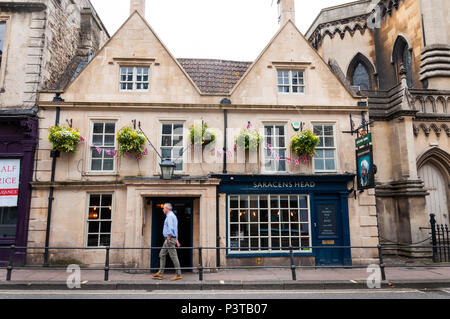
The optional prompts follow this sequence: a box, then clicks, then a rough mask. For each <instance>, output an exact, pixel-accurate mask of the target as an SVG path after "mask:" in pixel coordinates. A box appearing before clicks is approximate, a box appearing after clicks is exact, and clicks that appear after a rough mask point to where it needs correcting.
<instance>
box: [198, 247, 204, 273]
mask: <svg viewBox="0 0 450 319" xmlns="http://www.w3.org/2000/svg"><path fill="white" fill-rule="evenodd" d="M198 279H199V280H200V281H203V255H202V247H199V248H198Z"/></svg>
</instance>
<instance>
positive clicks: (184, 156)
mask: <svg viewBox="0 0 450 319" xmlns="http://www.w3.org/2000/svg"><path fill="white" fill-rule="evenodd" d="M168 124H171V125H172V133H171V140H172V144H173V125H183V145H182V150H183V151H184V150H185V149H186V145H187V144H186V143H187V142H186V139H187V138H188V136H187V135H186V122H185V121H177V120H174V121H170V120H165V121H161V122H160V128H159V132H160V139H159V151H160V153H161V156H162V157H163V155H162V154H163V152H162V149H163V148H169V147H171V148H172V150H171V155H172V160H175V159H177V158H178V156H176V157H173V147H174V146H163V145H162V144H163V143H162V142H163V136H167V134H163V126H164V125H168ZM177 147H180V146H177ZM163 158H164V157H163ZM180 159H181V160H182V161H183V162H182V169H181V170H176V169H175V170H174V171H173V173H174V174H175V175H177V174H184V173H185V171H186V153H183V155H182V156H181V157H180ZM159 161H160V162H159V163H161V159H159Z"/></svg>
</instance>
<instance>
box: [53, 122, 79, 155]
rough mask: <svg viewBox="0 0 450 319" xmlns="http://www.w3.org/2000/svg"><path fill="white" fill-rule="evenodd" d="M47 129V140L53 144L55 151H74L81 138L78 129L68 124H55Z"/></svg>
mask: <svg viewBox="0 0 450 319" xmlns="http://www.w3.org/2000/svg"><path fill="white" fill-rule="evenodd" d="M48 131H49V134H48V140H49V141H50V142H51V143H52V144H53V150H55V151H60V152H65V153H75V152H76V151H77V145H78V143H80V142H81V141H82V140H83V138H82V137H81V135H80V132H78V130H76V129H74V128H71V127H68V126H60V125H55V126H52V127H50V128H49V130H48Z"/></svg>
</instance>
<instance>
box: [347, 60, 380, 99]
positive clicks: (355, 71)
mask: <svg viewBox="0 0 450 319" xmlns="http://www.w3.org/2000/svg"><path fill="white" fill-rule="evenodd" d="M347 80H348V81H349V82H350V84H351V85H352V86H359V87H360V89H361V90H374V89H375V88H376V83H375V69H374V67H373V66H372V63H371V62H370V61H369V59H367V58H366V57H365V56H364V55H363V54H361V53H358V54H356V55H355V57H354V58H353V59H352V61H351V62H350V64H349V66H348V70H347Z"/></svg>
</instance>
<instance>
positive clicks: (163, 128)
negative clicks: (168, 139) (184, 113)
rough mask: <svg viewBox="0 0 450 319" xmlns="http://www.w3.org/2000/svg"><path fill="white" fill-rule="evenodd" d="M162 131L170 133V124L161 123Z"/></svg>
mask: <svg viewBox="0 0 450 319" xmlns="http://www.w3.org/2000/svg"><path fill="white" fill-rule="evenodd" d="M162 133H163V134H169V135H170V134H172V124H163V126H162Z"/></svg>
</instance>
